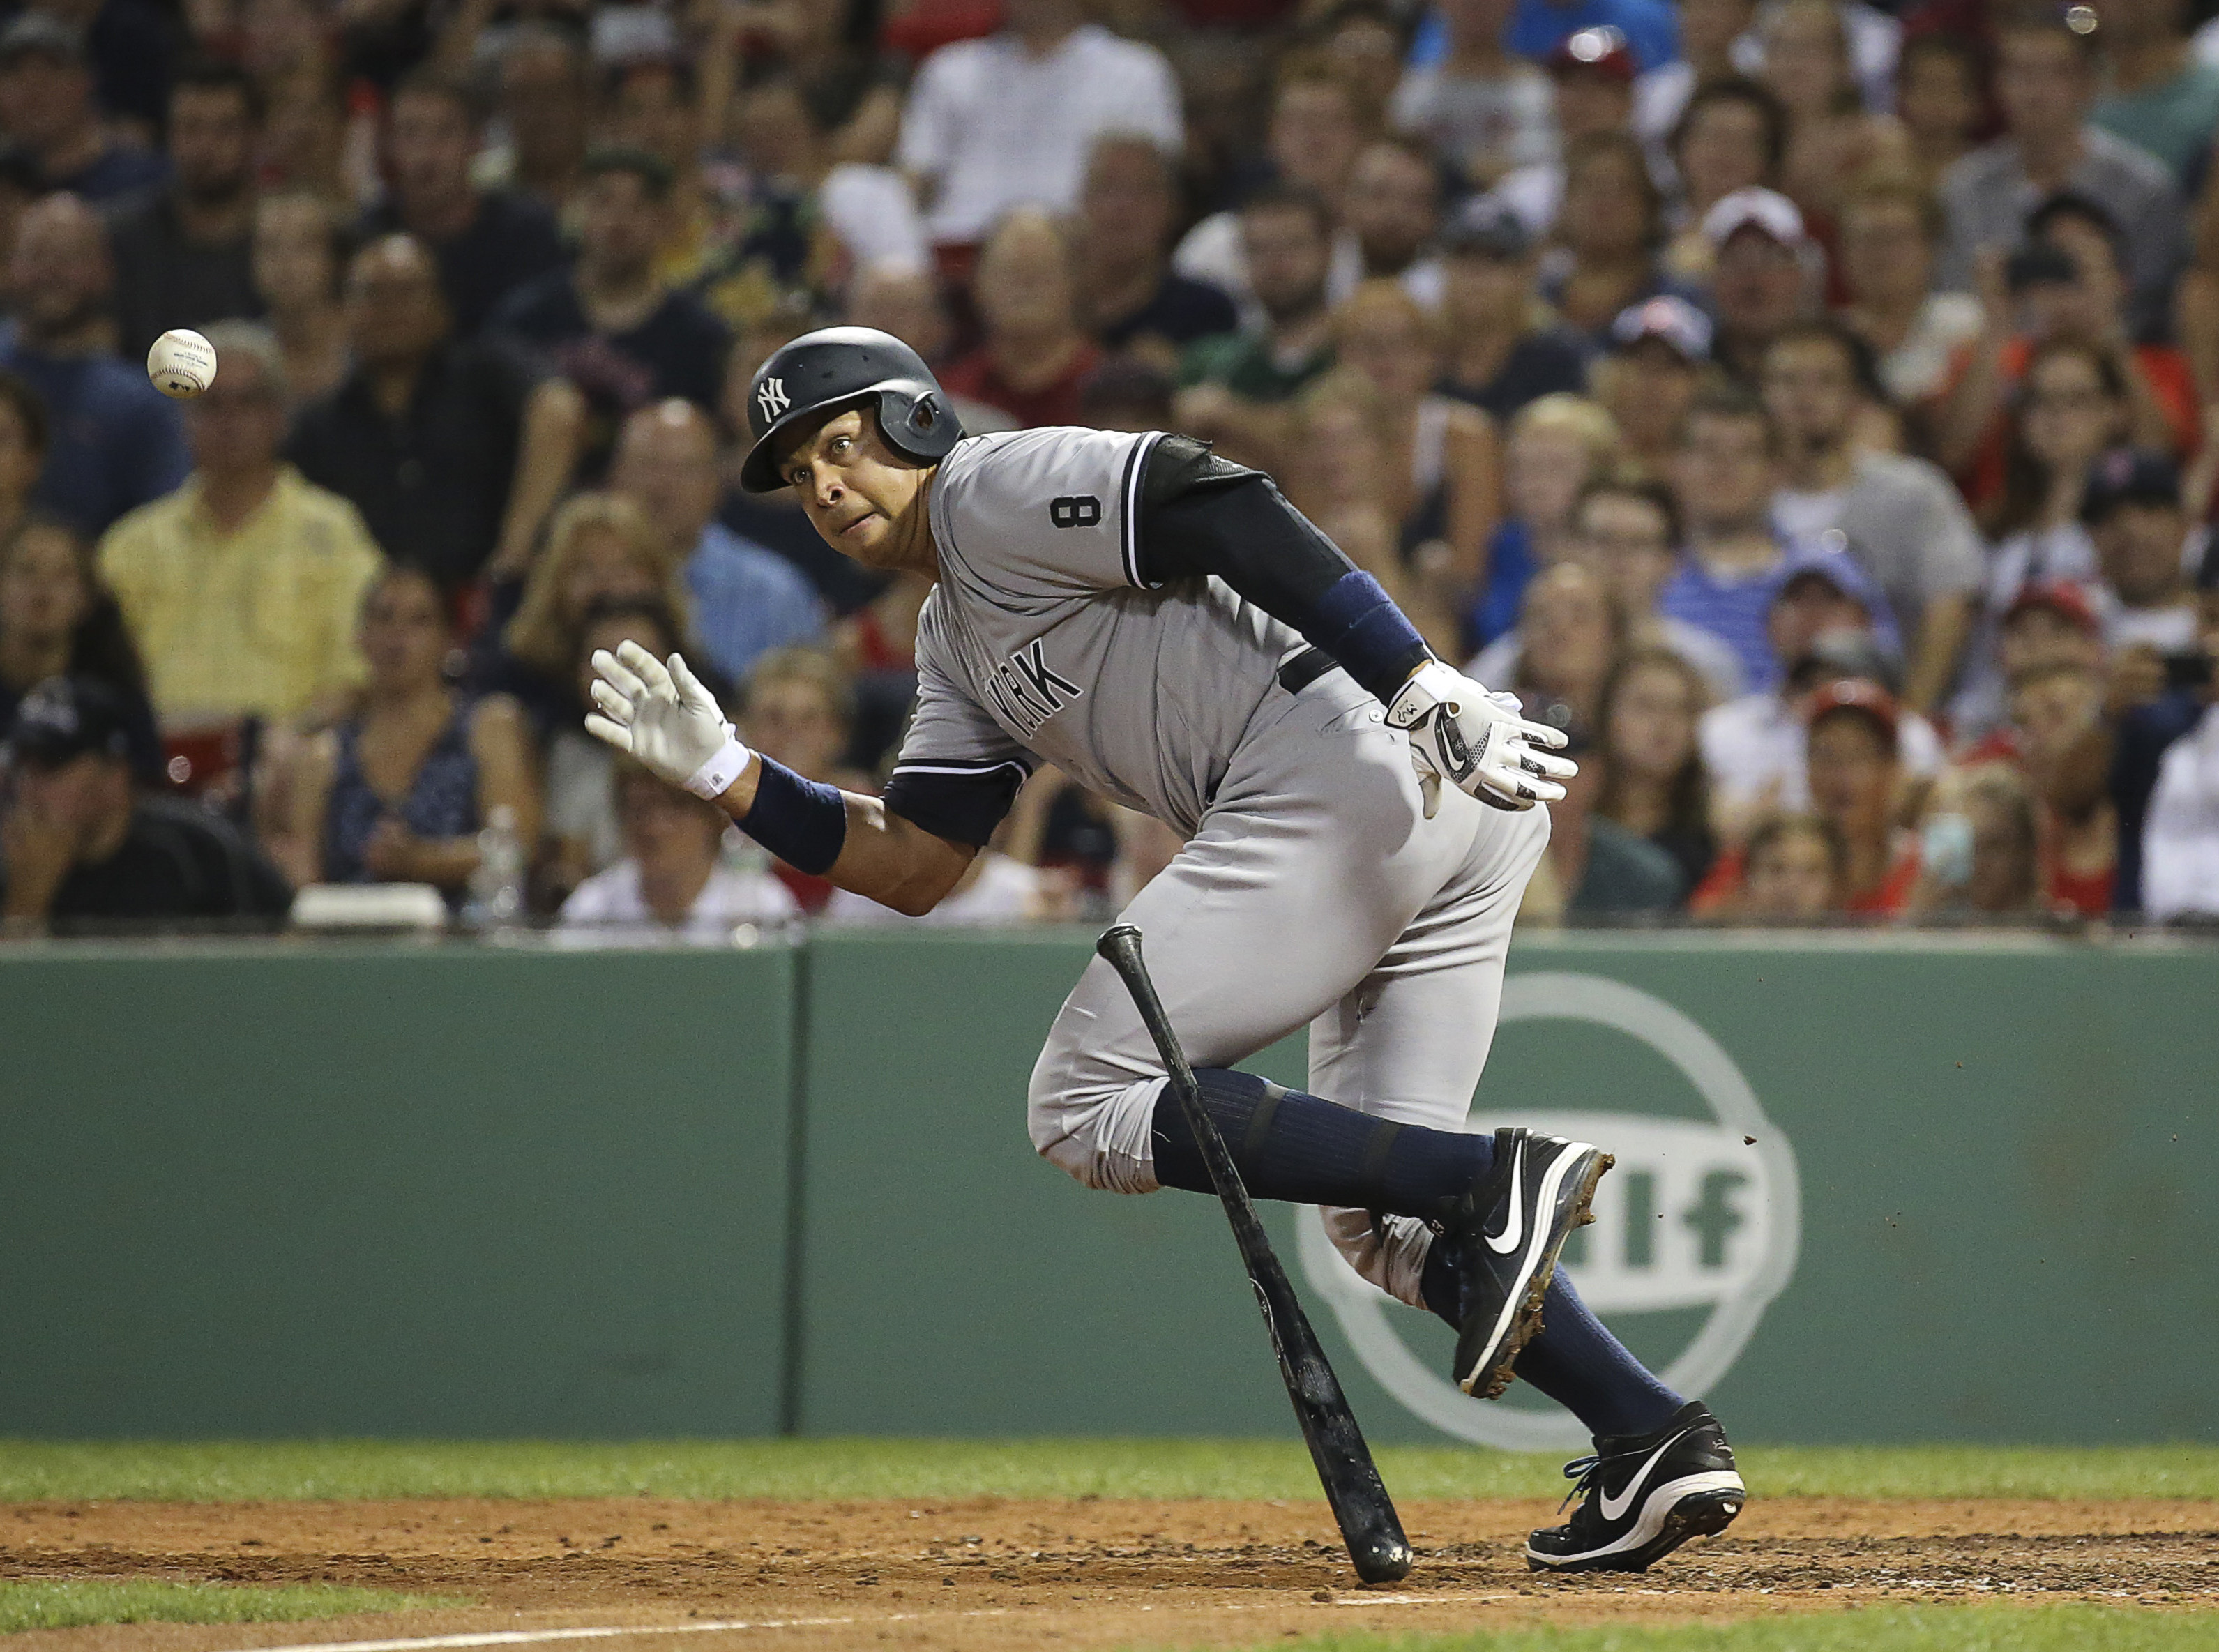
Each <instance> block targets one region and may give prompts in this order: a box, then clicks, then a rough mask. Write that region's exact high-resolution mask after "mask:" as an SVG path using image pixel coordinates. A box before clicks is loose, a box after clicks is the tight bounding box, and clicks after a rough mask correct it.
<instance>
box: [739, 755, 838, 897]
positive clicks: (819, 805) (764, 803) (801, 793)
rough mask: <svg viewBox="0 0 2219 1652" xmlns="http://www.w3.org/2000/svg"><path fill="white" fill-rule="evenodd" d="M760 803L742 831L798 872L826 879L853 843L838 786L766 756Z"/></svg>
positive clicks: (759, 785) (761, 761) (760, 761)
mask: <svg viewBox="0 0 2219 1652" xmlns="http://www.w3.org/2000/svg"><path fill="white" fill-rule="evenodd" d="M755 761H756V762H757V763H758V764H759V765H760V766H761V773H760V774H759V775H758V776H757V778H756V780H755V802H754V804H752V805H750V807H749V810H748V817H747V818H746V819H745V820H743V821H742V822H741V823H740V829H741V830H742V831H743V832H745V833H746V834H747V835H749V837H752V838H753V839H755V842H758V843H760V844H761V845H762V846H763V848H767V849H768V850H769V851H770V852H771V853H772V854H774V855H776V856H777V857H778V858H779V859H780V860H783V861H785V862H786V865H788V866H792V867H793V868H794V870H796V871H797V872H805V873H809V875H810V876H811V877H812V878H822V877H823V876H824V874H825V873H828V872H830V871H831V870H832V863H833V862H834V861H835V860H838V859H839V858H840V850H841V848H842V846H843V845H844V844H845V843H846V842H847V841H848V804H847V801H846V799H845V798H842V797H841V795H840V788H839V787H838V786H827V785H825V784H824V782H823V781H821V780H805V779H802V778H801V776H799V774H796V773H794V772H793V770H792V769H790V768H788V767H786V765H785V764H783V763H774V762H773V761H771V760H770V759H769V758H768V757H766V756H764V755H762V754H761V752H757V753H756V754H755Z"/></svg>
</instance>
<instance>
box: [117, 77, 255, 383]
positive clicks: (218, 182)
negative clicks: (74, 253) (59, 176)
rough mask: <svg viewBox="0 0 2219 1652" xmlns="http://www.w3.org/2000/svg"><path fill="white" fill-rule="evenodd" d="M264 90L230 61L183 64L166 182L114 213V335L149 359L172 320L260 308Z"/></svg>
mask: <svg viewBox="0 0 2219 1652" xmlns="http://www.w3.org/2000/svg"><path fill="white" fill-rule="evenodd" d="M261 128H262V90H261V88H260V87H258V86H257V85H256V84H254V81H253V79H252V77H250V76H249V75H248V74H247V72H246V71H245V70H243V69H241V68H239V67H238V66H237V65H233V64H227V63H212V62H211V63H198V64H191V65H187V66H186V67H185V68H184V69H183V70H182V71H180V72H179V74H178V76H177V84H176V87H175V89H174V90H172V91H171V94H170V133H169V137H170V159H171V165H172V167H173V169H174V171H173V174H172V176H171V180H170V183H169V187H168V188H166V189H163V190H161V191H160V192H159V193H158V194H156V195H154V196H152V198H151V199H149V200H146V201H145V202H140V203H134V204H132V205H128V206H127V207H125V208H122V209H121V210H120V211H118V212H117V213H116V214H115V216H113V217H111V218H110V219H109V225H108V239H109V250H110V252H111V253H112V255H113V257H114V258H115V300H114V303H115V342H116V349H117V350H118V351H120V352H121V355H122V356H123V358H124V359H125V360H126V361H141V360H144V359H145V357H146V351H147V349H148V347H149V346H151V345H152V344H153V342H154V340H155V339H157V338H160V337H161V336H162V335H163V334H164V333H165V332H168V331H169V330H170V329H171V327H199V328H202V329H205V328H206V327H207V326H208V323H209V322H211V321H221V320H227V319H228V318H230V317H233V316H242V315H254V314H258V313H259V312H260V310H261V307H262V306H261V302H260V301H259V299H258V296H257V295H256V293H255V289H254V271H253V267H252V252H251V242H250V237H251V233H252V228H253V223H254V189H253V185H254V154H255V146H256V140H258V138H259V137H260V135H261Z"/></svg>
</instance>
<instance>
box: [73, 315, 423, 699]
mask: <svg viewBox="0 0 2219 1652" xmlns="http://www.w3.org/2000/svg"><path fill="white" fill-rule="evenodd" d="M208 341H209V342H210V343H211V344H213V345H214V346H215V349H216V358H217V362H218V363H219V365H218V367H217V371H216V379H215V382H214V384H213V385H212V386H210V387H209V388H208V391H207V393H206V394H203V395H202V396H200V397H199V398H198V399H197V400H196V401H192V402H190V403H188V404H187V419H186V423H187V433H188V436H189V438H190V442H191V445H192V451H193V462H194V469H193V473H192V475H190V476H189V477H188V478H186V481H185V484H184V486H183V487H182V488H178V489H177V492H175V493H173V494H168V495H166V496H165V497H163V498H161V499H158V500H155V501H154V502H153V503H152V504H151V505H145V506H140V508H139V509H137V510H135V511H134V512H131V513H130V514H129V515H127V516H126V517H125V518H123V519H122V520H121V521H120V522H118V523H117V524H116V525H115V526H114V527H113V528H110V529H109V531H108V533H107V536H106V537H104V538H103V540H102V541H101V543H100V568H101V572H102V574H103V575H104V576H105V577H106V579H107V581H108V583H109V586H110V587H113V588H114V590H115V595H116V599H117V600H118V601H119V602H120V603H121V604H122V606H123V613H124V618H126V619H127V620H128V621H129V622H130V625H131V629H132V631H133V634H134V636H135V637H137V639H138V643H139V648H140V653H141V654H142V655H145V658H146V675H147V686H148V689H149V692H150V693H151V694H152V699H153V702H154V711H155V714H156V715H157V716H158V717H159V718H160V719H161V723H162V727H163V730H164V732H165V733H166V734H176V733H179V732H183V731H190V730H196V729H208V728H211V727H215V726H220V725H221V724H228V723H232V722H235V721H237V720H238V719H239V718H241V717H251V716H252V717H262V718H264V719H265V720H266V721H269V722H270V723H273V724H295V723H298V722H300V721H301V720H302V719H304V718H307V717H312V716H316V715H320V714H326V713H328V712H329V711H330V710H332V709H333V707H334V706H335V705H337V704H338V702H339V700H340V699H342V697H343V696H344V695H345V692H346V691H348V690H350V689H351V688H353V687H354V686H356V685H357V684H358V683H359V682H361V680H362V678H363V670H364V667H363V661H362V655H361V651H360V649H358V648H357V646H356V643H355V621H356V618H357V610H358V609H359V608H360V607H361V606H362V599H363V593H364V592H365V591H366V590H367V589H368V588H369V587H370V581H372V580H374V579H375V578H376V575H377V572H378V569H379V568H380V566H381V565H382V562H383V558H382V556H380V555H379V553H378V549H377V545H376V542H375V541H374V540H373V539H371V537H370V531H369V529H367V528H366V527H364V525H363V521H362V518H361V517H360V516H358V515H357V513H356V512H355V508H354V506H352V505H350V504H349V503H348V502H347V501H346V500H344V499H341V498H340V497H339V495H338V494H333V493H327V492H326V491H325V490H324V489H323V488H318V487H316V486H315V485H314V483H312V482H309V481H306V480H305V479H304V478H303V477H302V476H301V474H300V473H299V472H298V471H296V470H295V469H293V468H292V466H290V465H288V464H281V463H279V462H278V459H277V449H278V444H280V443H281V442H282V441H283V439H284V435H285V418H286V414H285V408H286V394H285V370H284V362H283V357H281V356H280V355H279V353H278V350H277V340H276V339H275V338H273V337H272V336H271V335H270V332H269V331H268V330H267V329H266V328H264V327H261V326H255V325H252V324H251V323H248V322H243V321H227V322H221V323H219V324H217V325H216V326H212V327H210V328H209V329H208Z"/></svg>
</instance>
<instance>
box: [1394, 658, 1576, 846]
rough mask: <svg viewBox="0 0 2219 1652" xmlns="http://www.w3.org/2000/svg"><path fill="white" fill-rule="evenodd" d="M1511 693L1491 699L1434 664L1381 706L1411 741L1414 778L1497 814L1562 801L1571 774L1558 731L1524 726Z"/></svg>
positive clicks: (1423, 668) (1461, 676) (1460, 675)
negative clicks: (1434, 782) (1444, 784)
mask: <svg viewBox="0 0 2219 1652" xmlns="http://www.w3.org/2000/svg"><path fill="white" fill-rule="evenodd" d="M1521 709H1522V708H1521V707H1520V705H1519V703H1518V697H1517V696H1516V695H1515V694H1507V693H1506V694H1490V693H1489V692H1487V690H1485V689H1484V688H1482V687H1481V686H1479V685H1478V684H1477V683H1476V682H1474V681H1472V680H1471V679H1470V678H1469V677H1467V676H1465V675H1464V674H1463V673H1462V672H1460V671H1458V670H1456V669H1455V668H1452V667H1450V666H1445V665H1443V664H1442V663H1441V662H1440V661H1439V660H1429V661H1426V663H1425V664H1424V665H1422V666H1420V667H1419V668H1418V669H1417V670H1416V671H1414V672H1413V673H1412V674H1411V676H1410V680H1409V681H1408V682H1406V683H1404V684H1403V685H1402V692H1401V693H1399V694H1397V695H1395V699H1394V703H1393V704H1392V705H1389V706H1388V708H1387V723H1388V726H1389V727H1390V728H1395V729H1401V730H1404V731H1405V732H1407V733H1408V735H1409V736H1410V755H1411V759H1412V761H1414V763H1415V764H1416V765H1417V767H1418V771H1419V773H1420V775H1424V774H1426V773H1432V774H1433V775H1435V776H1438V777H1439V778H1440V779H1445V780H1447V781H1449V782H1451V784H1452V785H1454V786H1457V787H1458V789H1460V790H1462V791H1464V792H1470V794H1471V795H1472V796H1473V797H1475V798H1478V799H1479V800H1480V801H1481V802H1482V803H1484V804H1489V805H1490V806H1492V807H1494V808H1496V809H1508V810H1524V809H1531V808H1532V806H1533V805H1534V804H1537V803H1553V802H1555V801H1556V800H1557V798H1561V797H1563V795H1564V788H1563V786H1562V785H1561V784H1559V782H1561V781H1564V780H1569V779H1571V778H1572V776H1574V775H1575V774H1576V773H1579V772H1580V771H1579V767H1578V765H1577V764H1576V763H1574V762H1573V761H1572V760H1571V759H1570V758H1569V757H1559V756H1557V755H1556V754H1557V753H1558V752H1560V751H1562V750H1563V748H1564V744H1565V738H1564V733H1563V730H1561V729H1552V728H1551V727H1550V726H1549V725H1548V724H1545V723H1529V722H1528V721H1526V718H1525V717H1521V716H1520V711H1521Z"/></svg>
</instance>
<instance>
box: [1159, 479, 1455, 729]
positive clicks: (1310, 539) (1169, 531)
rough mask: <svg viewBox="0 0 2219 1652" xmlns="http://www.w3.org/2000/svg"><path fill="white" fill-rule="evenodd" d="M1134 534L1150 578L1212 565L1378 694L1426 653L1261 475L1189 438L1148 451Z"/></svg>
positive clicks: (1365, 580) (1368, 581) (1375, 586)
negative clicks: (1139, 511)
mask: <svg viewBox="0 0 2219 1652" xmlns="http://www.w3.org/2000/svg"><path fill="white" fill-rule="evenodd" d="M1137 537H1138V541H1139V546H1140V558H1139V561H1140V571H1141V574H1142V576H1143V578H1144V580H1145V581H1146V582H1147V584H1149V585H1152V586H1153V585H1161V584H1163V583H1165V581H1170V580H1175V579H1181V578H1193V577H1197V576H1199V575H1203V574H1215V575H1216V576H1217V577H1218V578H1219V579H1221V580H1223V581H1225V582H1226V584H1228V586H1230V587H1233V589H1234V591H1235V592H1237V593H1240V595H1241V596H1242V597H1245V598H1246V599H1247V600H1249V601H1250V602H1252V603H1254V604H1255V605H1256V606H1258V607H1259V608H1261V609H1262V610H1263V611H1264V612H1265V613H1267V614H1269V615H1271V618H1274V619H1277V620H1278V621H1280V622H1281V623H1282V624H1286V625H1290V626H1292V627H1293V628H1294V629H1295V630H1297V631H1299V632H1301V633H1302V637H1303V638H1304V639H1305V640H1306V641H1308V643H1310V644H1311V645H1312V646H1313V647H1315V648H1317V649H1321V650H1322V651H1323V652H1325V653H1326V654H1327V655H1330V656H1331V657H1332V658H1333V661H1334V662H1335V663H1336V664H1338V665H1339V666H1340V667H1341V668H1343V669H1344V670H1346V672H1347V673H1348V674H1349V675H1350V676H1352V677H1353V678H1354V679H1355V680H1357V681H1358V683H1360V684H1361V685H1362V686H1364V687H1365V688H1366V689H1368V690H1370V691H1371V692H1372V693H1373V694H1375V695H1377V697H1378V698H1379V699H1381V700H1383V701H1385V700H1390V699H1393V698H1394V697H1395V692H1396V691H1398V690H1399V689H1400V688H1401V687H1402V684H1403V683H1404V682H1405V681H1407V680H1408V678H1409V675H1410V674H1411V673H1412V672H1414V671H1415V670H1416V669H1417V668H1419V667H1420V666H1421V665H1423V664H1425V662H1426V661H1428V660H1430V659H1431V658H1432V657H1433V652H1432V650H1431V649H1428V648H1426V644H1425V640H1424V639H1423V638H1422V637H1420V636H1419V635H1418V631H1417V628H1416V627H1415V626H1414V625H1412V624H1410V622H1409V620H1408V618H1405V617H1404V616H1403V614H1402V610H1401V609H1399V608H1397V607H1395V604H1394V601H1393V599H1391V598H1389V596H1388V594H1387V593H1386V592H1385V590H1383V588H1382V587H1381V586H1380V584H1379V581H1377V580H1375V579H1373V578H1372V577H1371V574H1366V573H1364V571H1363V570H1362V569H1360V568H1358V567H1357V566H1356V564H1355V563H1353V562H1350V561H1349V560H1348V558H1347V556H1346V555H1344V554H1343V553H1342V551H1341V550H1340V547H1339V546H1338V545H1336V544H1334V543H1333V541H1332V540H1330V539H1328V538H1327V537H1326V536H1325V535H1324V534H1323V533H1321V532H1320V531H1319V530H1318V529H1317V527H1316V525H1315V524H1313V523H1312V522H1311V521H1310V520H1309V519H1308V518H1307V517H1305V516H1304V515H1303V514H1302V512H1300V511H1297V510H1296V509H1295V507H1294V506H1291V505H1290V504H1289V503H1287V500H1286V497H1285V495H1284V494H1281V493H1280V492H1279V490H1278V488H1277V487H1276V486H1274V485H1273V483H1272V481H1271V478H1270V477H1269V476H1266V475H1264V474H1263V473H1262V472H1261V471H1258V470H1251V469H1247V468H1246V466H1242V465H1237V464H1233V463H1228V461H1226V460H1224V459H1221V458H1219V457H1218V456H1216V455H1215V454H1214V453H1212V452H1210V450H1209V448H1208V447H1207V446H1205V445H1204V444H1202V443H1200V442H1197V441H1196V440H1195V439H1194V438H1191V437H1186V436H1166V437H1165V438H1163V439H1162V440H1161V441H1159V442H1158V443H1157V444H1155V447H1154V448H1153V450H1151V451H1150V453H1149V455H1148V457H1147V469H1146V471H1145V473H1144V474H1143V475H1142V478H1141V522H1140V532H1139V534H1138V536H1137Z"/></svg>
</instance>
